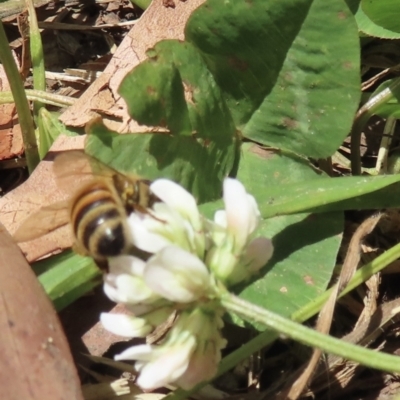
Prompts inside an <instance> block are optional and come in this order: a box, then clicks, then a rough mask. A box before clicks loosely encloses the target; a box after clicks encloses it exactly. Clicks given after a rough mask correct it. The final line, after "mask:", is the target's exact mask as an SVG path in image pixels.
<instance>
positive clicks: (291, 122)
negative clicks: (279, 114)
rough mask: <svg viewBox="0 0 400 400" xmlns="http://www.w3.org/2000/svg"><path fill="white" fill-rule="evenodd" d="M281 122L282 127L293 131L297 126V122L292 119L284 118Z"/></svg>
mask: <svg viewBox="0 0 400 400" xmlns="http://www.w3.org/2000/svg"><path fill="white" fill-rule="evenodd" d="M282 122H283V125H284V126H285V127H286V128H289V129H295V128H297V126H298V123H297V121H296V120H294V119H292V118H284V119H283V121H282Z"/></svg>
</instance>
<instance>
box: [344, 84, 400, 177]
mask: <svg viewBox="0 0 400 400" xmlns="http://www.w3.org/2000/svg"><path fill="white" fill-rule="evenodd" d="M399 86H400V78H397V79H395V80H393V82H392V83H391V84H390V85H389V86H388V87H387V88H386V89H383V90H382V91H381V92H380V93H378V94H377V95H376V96H374V97H372V98H371V99H369V100H368V101H367V102H366V103H365V104H364V105H363V106H362V107H361V108H360V110H359V111H358V113H357V116H356V119H355V120H354V124H353V128H352V131H351V146H350V147H351V172H352V174H353V175H361V156H360V144H361V133H362V130H363V129H364V126H365V124H366V123H367V121H368V120H369V119H370V118H371V117H372V115H374V114H375V113H376V111H377V109H378V108H379V107H380V106H381V105H383V104H385V103H387V102H388V101H389V100H391V99H392V98H393V97H394V92H395V91H396V89H398V88H399Z"/></svg>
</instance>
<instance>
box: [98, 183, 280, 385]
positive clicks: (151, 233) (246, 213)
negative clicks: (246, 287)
mask: <svg viewBox="0 0 400 400" xmlns="http://www.w3.org/2000/svg"><path fill="white" fill-rule="evenodd" d="M223 189H224V194H223V199H224V204H225V209H224V210H221V211H217V212H216V213H215V217H214V221H209V220H207V219H205V218H204V217H203V216H202V215H201V214H200V212H199V210H198V208H197V205H196V201H195V199H194V197H193V196H192V195H191V194H190V193H188V192H187V191H186V190H185V189H183V188H182V187H181V186H179V185H177V184H176V183H174V182H171V181H168V180H166V179H160V180H157V181H155V182H154V183H153V184H152V185H151V190H152V191H153V193H154V194H155V195H156V196H157V197H158V198H159V199H160V200H161V202H158V203H155V204H154V205H153V207H152V208H151V209H150V210H148V212H146V213H140V212H134V213H132V214H131V215H130V216H129V218H128V224H129V226H130V229H131V232H132V237H133V243H132V244H133V245H134V246H136V247H137V248H139V249H141V250H144V251H146V252H149V253H151V254H152V255H151V256H150V257H149V259H148V260H146V261H143V260H140V259H139V258H136V257H133V256H129V255H124V256H119V257H114V258H112V259H110V273H109V274H108V275H107V277H106V278H105V283H104V291H105V293H106V294H107V295H108V297H110V298H111V299H112V300H114V301H116V302H120V303H124V304H125V305H126V306H127V308H128V310H129V311H131V313H132V315H115V314H107V313H104V314H102V316H101V321H102V323H103V325H104V327H105V328H106V329H108V330H110V331H111V332H113V333H115V334H119V335H122V336H128V337H143V336H145V335H147V334H148V333H150V332H151V331H152V330H153V329H154V328H155V327H156V326H158V325H159V324H161V323H163V322H164V321H166V320H167V319H168V317H169V316H170V315H171V313H172V312H173V311H178V313H177V315H178V317H177V319H176V320H175V321H174V323H173V325H172V327H171V329H170V331H169V332H168V333H167V335H166V337H165V338H164V339H163V341H162V342H161V343H159V344H157V345H140V346H133V347H131V348H129V349H127V350H126V351H124V352H123V353H121V354H119V355H118V356H116V359H118V360H136V363H135V368H136V369H137V370H138V372H139V377H138V380H137V383H138V385H139V386H141V387H142V388H143V389H146V390H151V389H155V388H158V387H161V386H165V385H167V384H170V383H174V384H176V385H178V386H180V387H182V388H184V389H190V388H192V387H193V386H195V385H196V384H198V383H200V382H201V381H204V380H208V379H211V378H212V377H213V376H214V375H215V374H216V372H217V368H218V363H219V361H220V359H221V349H222V348H224V347H225V345H226V341H225V340H224V339H223V338H222V336H221V328H222V326H223V322H222V318H221V315H222V314H223V312H224V310H223V309H222V308H221V306H220V305H219V302H218V293H219V290H220V287H221V286H224V285H234V284H237V283H239V282H242V281H245V280H247V279H248V278H249V277H250V276H251V275H253V274H255V273H257V272H258V271H259V269H260V268H261V267H263V266H264V265H265V264H266V263H267V261H268V260H269V259H270V258H271V256H272V252H273V246H272V243H271V240H269V239H267V238H265V237H256V238H255V237H254V236H255V232H256V229H257V227H258V224H259V221H260V212H259V210H258V207H257V204H256V201H255V199H254V197H253V196H251V195H249V194H248V193H247V192H246V190H245V188H244V186H243V185H242V184H241V183H240V182H239V181H237V180H235V179H230V178H227V179H225V181H224V187H223ZM221 284H222V285H221Z"/></svg>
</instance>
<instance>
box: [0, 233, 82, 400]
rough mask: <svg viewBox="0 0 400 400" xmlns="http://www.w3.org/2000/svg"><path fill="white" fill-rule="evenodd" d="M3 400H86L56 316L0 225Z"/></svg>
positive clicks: (30, 271)
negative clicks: (83, 398) (83, 399)
mask: <svg viewBox="0 0 400 400" xmlns="http://www.w3.org/2000/svg"><path fill="white" fill-rule="evenodd" d="M0 293H1V301H0V315H1V316H2V318H1V320H0V332H1V341H0V343H1V344H0V346H1V350H0V353H1V357H0V361H1V363H2V365H1V366H0V387H1V398H2V399H7V400H21V399H24V400H34V399H35V400H54V399H59V400H62V399H65V400H71V399H74V400H75V399H76V400H79V399H82V395H81V392H80V383H79V379H78V376H77V373H76V370H75V366H74V363H73V360H72V357H71V354H70V351H69V348H68V344H67V341H66V339H65V336H64V333H63V331H62V329H61V326H60V323H59V321H58V318H57V315H56V312H55V311H54V309H53V307H52V305H51V303H50V301H49V299H48V298H47V296H46V294H45V292H44V290H43V288H42V286H41V285H40V284H39V282H38V281H37V279H36V277H35V276H34V274H33V272H32V270H31V268H30V266H29V265H28V264H27V262H26V260H25V258H24V257H23V255H22V254H21V251H20V250H19V248H18V247H17V245H16V244H15V243H14V242H13V240H12V238H11V236H10V235H9V234H8V233H7V231H6V230H5V228H4V227H3V226H2V225H0Z"/></svg>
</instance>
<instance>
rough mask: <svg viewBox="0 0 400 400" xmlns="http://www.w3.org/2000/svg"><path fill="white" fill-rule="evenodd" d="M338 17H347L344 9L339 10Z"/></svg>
mask: <svg viewBox="0 0 400 400" xmlns="http://www.w3.org/2000/svg"><path fill="white" fill-rule="evenodd" d="M338 17H339V19H346V13H344V12H343V11H340V12H338Z"/></svg>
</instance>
